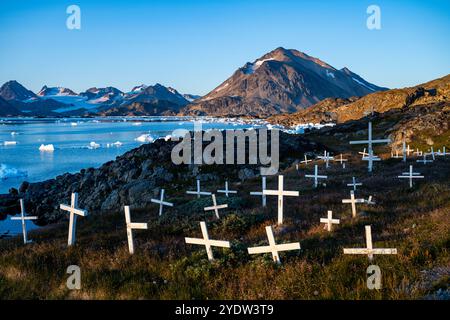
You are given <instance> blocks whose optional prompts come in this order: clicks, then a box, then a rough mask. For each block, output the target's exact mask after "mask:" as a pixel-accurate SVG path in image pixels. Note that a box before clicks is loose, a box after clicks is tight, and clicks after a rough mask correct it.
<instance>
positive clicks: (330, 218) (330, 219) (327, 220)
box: [320, 210, 339, 231]
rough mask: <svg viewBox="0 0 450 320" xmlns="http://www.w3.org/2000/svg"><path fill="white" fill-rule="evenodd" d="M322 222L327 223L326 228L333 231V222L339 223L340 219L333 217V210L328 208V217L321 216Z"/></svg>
mask: <svg viewBox="0 0 450 320" xmlns="http://www.w3.org/2000/svg"><path fill="white" fill-rule="evenodd" d="M320 223H325V226H324V229H326V230H328V231H331V229H332V226H333V224H339V219H333V211H331V210H328V217H327V218H320Z"/></svg>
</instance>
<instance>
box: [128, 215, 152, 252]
mask: <svg viewBox="0 0 450 320" xmlns="http://www.w3.org/2000/svg"><path fill="white" fill-rule="evenodd" d="M125 222H126V224H127V237H128V250H129V251H130V254H133V253H134V239H133V229H140V230H146V229H147V223H138V222H131V215H130V207H129V206H125Z"/></svg>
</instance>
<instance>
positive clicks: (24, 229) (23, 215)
mask: <svg viewBox="0 0 450 320" xmlns="http://www.w3.org/2000/svg"><path fill="white" fill-rule="evenodd" d="M19 201H20V209H21V210H20V217H11V220H22V234H23V243H24V244H27V243H31V240H28V238H27V225H26V220H36V219H37V218H38V217H36V216H26V215H27V213H26V212H25V205H24V203H23V199H20V200H19Z"/></svg>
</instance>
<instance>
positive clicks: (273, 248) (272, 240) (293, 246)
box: [248, 226, 300, 264]
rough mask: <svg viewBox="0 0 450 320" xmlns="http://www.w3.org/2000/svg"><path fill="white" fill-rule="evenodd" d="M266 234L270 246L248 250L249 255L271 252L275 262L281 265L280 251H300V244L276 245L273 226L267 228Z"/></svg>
mask: <svg viewBox="0 0 450 320" xmlns="http://www.w3.org/2000/svg"><path fill="white" fill-rule="evenodd" d="M266 233H267V238H268V239H269V245H268V246H262V247H253V248H248V253H249V254H259V253H268V252H271V253H272V259H273V261H274V262H276V263H278V264H280V263H281V260H280V256H279V254H278V252H279V251H289V250H300V242H294V243H285V244H276V242H275V238H274V236H273V230H272V226H267V227H266Z"/></svg>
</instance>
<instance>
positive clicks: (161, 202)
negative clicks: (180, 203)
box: [150, 189, 173, 216]
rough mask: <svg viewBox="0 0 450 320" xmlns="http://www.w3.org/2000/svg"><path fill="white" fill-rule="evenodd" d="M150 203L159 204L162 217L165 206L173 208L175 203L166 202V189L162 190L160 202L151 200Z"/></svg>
mask: <svg viewBox="0 0 450 320" xmlns="http://www.w3.org/2000/svg"><path fill="white" fill-rule="evenodd" d="M150 201H151V202H153V203H158V204H159V216H162V213H163V207H164V206H168V207H173V203H171V202H167V201H164V189H161V196H160V198H159V200H158V199H150Z"/></svg>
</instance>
